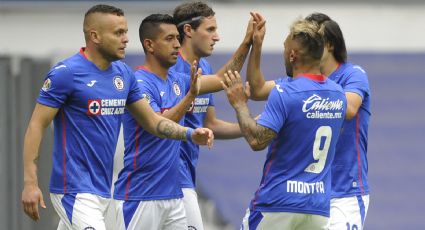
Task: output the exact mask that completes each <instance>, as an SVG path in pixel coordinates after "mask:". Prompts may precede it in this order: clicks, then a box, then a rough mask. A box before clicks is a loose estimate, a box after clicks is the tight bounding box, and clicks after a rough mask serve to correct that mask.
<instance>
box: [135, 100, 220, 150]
mask: <svg viewBox="0 0 425 230" xmlns="http://www.w3.org/2000/svg"><path fill="white" fill-rule="evenodd" d="M127 109H128V110H129V111H130V113H131V114H132V115H133V117H134V119H136V121H137V122H138V123H139V125H140V126H142V127H143V128H144V129H145V130H146V131H148V132H150V133H151V134H153V135H155V136H158V137H161V138H170V139H175V140H182V141H186V140H187V139H188V138H191V139H189V140H188V141H193V142H194V143H196V144H198V145H208V146H209V147H211V146H212V143H213V140H214V135H213V133H212V131H211V130H210V129H207V128H197V129H195V130H194V131H193V130H191V129H189V130H188V128H187V127H183V126H181V125H179V124H177V123H175V122H173V121H171V120H169V119H167V118H164V117H162V116H160V115H158V114H157V113H155V112H154V111H153V110H152V108H151V107H150V105H149V103H148V102H147V101H146V99H141V100H138V101H136V102H134V103H132V104H130V105H128V106H127ZM192 132H193V133H192ZM189 134H190V136H188V135H189Z"/></svg>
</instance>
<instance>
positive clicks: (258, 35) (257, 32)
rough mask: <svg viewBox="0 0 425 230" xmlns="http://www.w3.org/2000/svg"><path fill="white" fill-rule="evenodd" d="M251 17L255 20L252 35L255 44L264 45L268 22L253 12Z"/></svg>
mask: <svg viewBox="0 0 425 230" xmlns="http://www.w3.org/2000/svg"><path fill="white" fill-rule="evenodd" d="M251 16H252V18H254V23H253V35H252V41H253V44H254V45H262V44H263V41H264V36H265V34H266V20H265V19H264V17H263V16H262V15H261V14H259V13H256V12H251Z"/></svg>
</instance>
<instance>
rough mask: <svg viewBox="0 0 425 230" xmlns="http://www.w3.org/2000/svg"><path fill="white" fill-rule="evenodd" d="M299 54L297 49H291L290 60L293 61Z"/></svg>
mask: <svg viewBox="0 0 425 230" xmlns="http://www.w3.org/2000/svg"><path fill="white" fill-rule="evenodd" d="M296 57H297V54H296V52H295V50H293V49H291V52H290V53H289V62H291V63H293V62H294V61H295V60H296Z"/></svg>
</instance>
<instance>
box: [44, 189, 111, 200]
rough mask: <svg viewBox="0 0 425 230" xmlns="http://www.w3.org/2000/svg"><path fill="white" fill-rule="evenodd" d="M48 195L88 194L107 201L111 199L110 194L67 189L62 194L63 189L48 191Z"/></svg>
mask: <svg viewBox="0 0 425 230" xmlns="http://www.w3.org/2000/svg"><path fill="white" fill-rule="evenodd" d="M50 193H54V194H72V193H90V194H93V195H97V196H101V197H103V198H107V199H109V198H111V194H110V193H103V192H94V191H90V190H75V189H74V190H70V189H67V190H66V192H63V189H60V190H56V189H50Z"/></svg>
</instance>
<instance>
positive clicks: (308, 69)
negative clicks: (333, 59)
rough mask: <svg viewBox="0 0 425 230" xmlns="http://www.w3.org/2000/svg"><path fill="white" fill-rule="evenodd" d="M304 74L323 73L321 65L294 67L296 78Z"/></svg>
mask: <svg viewBox="0 0 425 230" xmlns="http://www.w3.org/2000/svg"><path fill="white" fill-rule="evenodd" d="M303 74H314V75H322V72H320V67H319V66H317V65H314V66H299V67H297V68H294V72H293V76H294V78H297V77H298V76H301V75H303Z"/></svg>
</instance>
